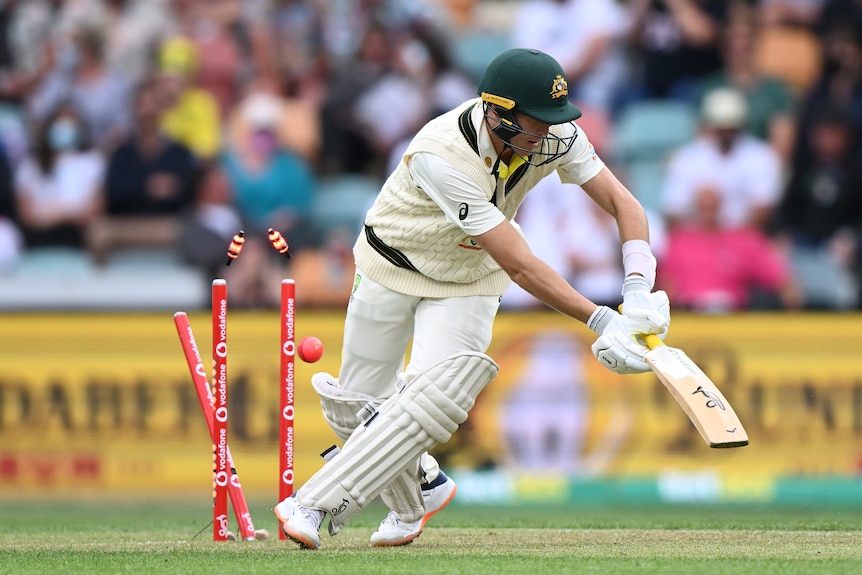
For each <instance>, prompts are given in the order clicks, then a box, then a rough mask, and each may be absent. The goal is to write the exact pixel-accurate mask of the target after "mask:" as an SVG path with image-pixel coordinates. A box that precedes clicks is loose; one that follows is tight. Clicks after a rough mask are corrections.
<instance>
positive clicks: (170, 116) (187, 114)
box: [159, 37, 221, 160]
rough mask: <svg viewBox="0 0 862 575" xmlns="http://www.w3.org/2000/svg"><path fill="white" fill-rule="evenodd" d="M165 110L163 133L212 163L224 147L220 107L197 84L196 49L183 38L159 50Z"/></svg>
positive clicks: (176, 39)
mask: <svg viewBox="0 0 862 575" xmlns="http://www.w3.org/2000/svg"><path fill="white" fill-rule="evenodd" d="M159 70H160V73H161V86H162V97H163V98H164V100H163V105H164V111H163V112H162V118H161V127H162V132H163V133H164V134H165V135H167V136H169V137H171V138H172V139H174V140H175V141H177V142H179V143H181V144H183V145H184V146H186V147H187V148H189V149H190V150H191V151H192V152H193V153H194V154H195V156H197V157H198V159H201V160H209V159H212V158H214V157H215V156H216V154H217V153H218V151H219V149H220V147H221V119H220V117H219V105H218V102H217V101H216V99H215V98H214V97H213V95H212V94H210V93H209V92H207V91H206V90H204V89H202V88H200V87H199V86H198V85H197V84H196V77H197V70H198V56H197V49H196V48H195V46H194V44H192V42H191V41H190V40H189V39H188V38H183V37H174V38H171V39H170V40H167V41H165V42H164V43H163V44H162V46H161V48H160V51H159Z"/></svg>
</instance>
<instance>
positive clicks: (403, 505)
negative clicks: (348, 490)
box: [380, 453, 440, 523]
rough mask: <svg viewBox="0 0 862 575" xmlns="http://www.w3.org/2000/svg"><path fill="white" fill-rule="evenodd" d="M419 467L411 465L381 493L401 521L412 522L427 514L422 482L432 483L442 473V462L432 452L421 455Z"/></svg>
mask: <svg viewBox="0 0 862 575" xmlns="http://www.w3.org/2000/svg"><path fill="white" fill-rule="evenodd" d="M418 463H419V465H418V468H414V466H412V465H410V466H408V467H407V469H406V470H405V471H404V472H403V473H401V474H399V475H398V476H397V477H396V478H395V479H394V480H393V481H392V483H390V484H389V485H388V486H387V487H386V489H384V490H383V491H382V492H381V493H380V499H382V500H383V502H384V503H385V504H386V506H387V507H389V509H394V510H395V511H396V512H397V513H398V517H400V518H401V521H406V522H408V523H412V522H414V521H419V520H420V519H422V517H424V515H425V500H424V499H423V497H422V484H423V483H431V482H432V481H434V480H435V479H437V476H438V475H440V464H439V463H437V460H436V459H434V457H432V456H431V455H430V454H428V453H423V454H422V455H420V456H419V462H418Z"/></svg>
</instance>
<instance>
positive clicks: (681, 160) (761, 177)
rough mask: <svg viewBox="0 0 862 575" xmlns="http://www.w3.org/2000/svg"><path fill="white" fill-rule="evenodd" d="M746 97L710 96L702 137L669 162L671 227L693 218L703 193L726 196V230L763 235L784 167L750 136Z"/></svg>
mask: <svg viewBox="0 0 862 575" xmlns="http://www.w3.org/2000/svg"><path fill="white" fill-rule="evenodd" d="M746 114H747V106H746V102H745V97H744V96H743V95H742V94H741V93H740V92H739V91H738V90H735V89H732V88H717V89H715V90H713V91H711V92H709V93H708V94H707V95H706V96H705V98H704V100H703V105H702V107H701V123H702V128H703V131H702V134H701V135H700V136H698V137H697V138H696V139H695V140H694V141H692V142H691V143H689V144H686V145H684V146H682V147H681V148H679V149H677V150H676V151H675V152H673V154H672V155H671V157H670V160H669V162H668V168H667V172H666V175H665V181H664V183H663V186H662V197H661V203H662V210H663V214H664V216H665V217H666V218H667V220H668V225H669V227H673V226H674V225H677V224H679V223H680V222H682V221H684V220H686V219H687V218H691V217H693V216H694V215H695V213H696V209H697V200H696V198H697V197H698V196H699V195H700V192H702V191H703V190H704V189H712V190H714V191H715V192H717V193H718V194H719V195H720V196H721V202H720V209H721V214H720V216H719V221H720V223H721V225H722V227H725V228H738V227H742V226H751V227H753V228H755V229H763V228H764V226H765V224H766V222H767V220H768V218H769V217H770V216H771V214H772V211H773V209H774V207H775V205H776V204H777V203H778V200H779V198H780V194H781V161H780V158H779V157H778V154H777V153H776V152H775V150H773V149H772V148H771V147H770V146H769V144H767V143H765V142H762V141H760V140H758V139H757V138H755V137H754V136H752V135H751V134H749V133H748V132H747V131H745V128H744V126H745V121H746Z"/></svg>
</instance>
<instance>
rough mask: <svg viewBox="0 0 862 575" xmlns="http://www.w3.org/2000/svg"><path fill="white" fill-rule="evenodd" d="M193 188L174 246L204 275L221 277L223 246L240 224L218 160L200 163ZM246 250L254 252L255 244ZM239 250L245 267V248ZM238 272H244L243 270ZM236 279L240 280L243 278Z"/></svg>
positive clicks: (225, 251)
mask: <svg viewBox="0 0 862 575" xmlns="http://www.w3.org/2000/svg"><path fill="white" fill-rule="evenodd" d="M194 190H195V200H194V205H193V206H192V209H190V210H188V211H187V212H186V214H185V215H184V216H183V219H182V224H181V230H180V235H179V240H178V249H179V252H180V254H182V257H183V259H184V260H185V261H186V262H187V263H189V264H191V265H194V266H197V267H199V268H200V269H201V271H203V272H204V276H205V277H207V278H210V279H212V278H216V277H223V275H224V274H225V273H226V272H224V271H222V270H223V269H224V265H225V261H226V258H227V255H226V254H227V248H228V246H229V245H230V241H231V239H232V238H233V236H234V234H236V233H237V232H239V230H240V229H241V228H242V223H241V221H240V218H239V214H238V213H237V211H236V208H235V207H234V205H233V194H232V192H231V189H230V182H229V181H228V178H227V174H226V173H225V171H224V169H223V168H222V166H221V164H219V163H218V162H209V163H207V164H204V165H202V166H201V169H200V170H199V172H198V174H197V177H196V178H195V185H194ZM258 249H259V248H258ZM250 251H251V252H254V251H255V248H252V250H250ZM242 253H243V259H242V262H243V266H244V268H243V269H245V262H246V255H247V254H246V251H245V249H243V252H242ZM231 269H233V268H231ZM246 271H247V270H246ZM241 275H248V274H247V273H246V272H243V274H241ZM239 280H240V281H243V278H242V277H240V278H239ZM279 283H280V282H279ZM233 297H234V296H231V298H233ZM239 297H240V298H242V295H239Z"/></svg>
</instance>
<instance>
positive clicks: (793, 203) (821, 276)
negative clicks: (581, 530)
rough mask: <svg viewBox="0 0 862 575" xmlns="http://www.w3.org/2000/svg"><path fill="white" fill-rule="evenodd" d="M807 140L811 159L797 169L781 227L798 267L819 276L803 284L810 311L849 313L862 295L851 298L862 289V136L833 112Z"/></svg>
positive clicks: (839, 113)
mask: <svg viewBox="0 0 862 575" xmlns="http://www.w3.org/2000/svg"><path fill="white" fill-rule="evenodd" d="M803 137H805V138H806V139H807V140H808V141H809V142H810V144H809V146H810V148H811V153H810V154H809V155H808V156H806V157H804V158H802V159H801V160H800V162H798V163H796V164H794V167H793V171H792V173H791V177H790V181H789V183H788V185H787V189H786V191H785V195H784V199H783V201H782V203H781V206H780V209H779V211H778V214H777V216H778V217H777V224H776V226H777V230H778V233H779V234H780V235H781V236H782V237H783V238H784V240H785V241H786V242H787V243H788V244H789V246H790V249H791V251H790V253H791V256H792V258H793V261H794V262H796V263H797V265H799V266H802V267H803V269H809V268H807V267H805V266H809V267H811V266H817V267H816V269H817V270H819V271H817V272H816V273H814V274H806V276H812V277H804V278H802V279H801V284H802V288H803V290H804V291H805V293H806V297H807V299H808V300H809V306H810V307H826V308H831V309H836V308H845V307H848V305H849V302H850V301H852V300H854V299H855V300H857V301H858V295H854V294H850V295H848V294H847V292H850V291H854V290H856V289H858V287H856V288H853V287H850V286H852V285H853V284H856V285H857V286H858V284H859V282H858V274H859V269H860V268H862V266H860V263H862V251H860V239H862V194H860V193H859V191H860V190H862V168H860V163H859V158H858V156H857V155H856V154H855V153H854V149H855V147H854V138H857V137H858V133H856V132H854V130H853V128H852V124H851V123H850V122H849V120H848V117H847V113H846V112H844V111H843V110H840V109H836V108H827V109H825V110H821V111H820V112H819V113H818V114H817V116H816V117H815V118H814V120H813V122H812V123H811V126H810V128H809V132H807V133H806V134H804V135H803ZM815 276H816V277H815ZM842 286H847V287H842ZM815 300H818V301H815Z"/></svg>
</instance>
